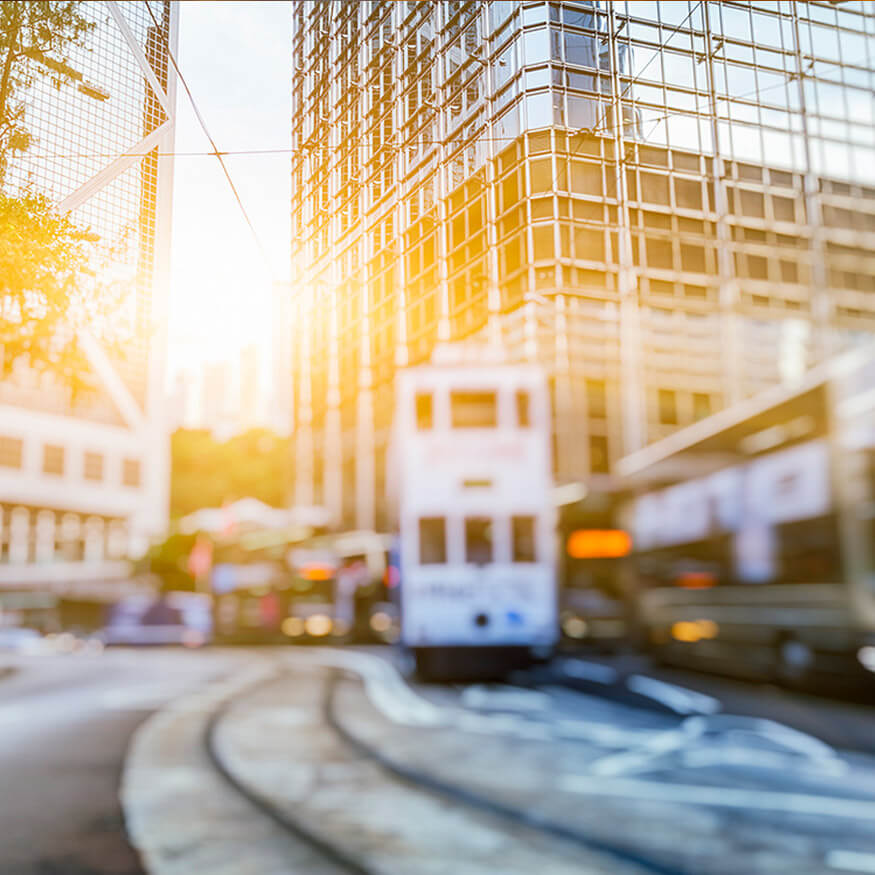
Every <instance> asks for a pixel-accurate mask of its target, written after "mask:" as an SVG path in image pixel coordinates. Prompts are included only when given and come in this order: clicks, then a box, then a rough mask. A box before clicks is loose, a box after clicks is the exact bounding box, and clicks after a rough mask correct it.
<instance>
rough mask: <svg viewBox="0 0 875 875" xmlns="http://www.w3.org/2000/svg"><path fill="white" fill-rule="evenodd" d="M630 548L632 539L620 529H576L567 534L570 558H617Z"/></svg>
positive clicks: (627, 553)
mask: <svg viewBox="0 0 875 875" xmlns="http://www.w3.org/2000/svg"><path fill="white" fill-rule="evenodd" d="M631 549H632V539H631V538H630V537H629V533H628V532H624V531H623V530H622V529H577V531H574V532H572V533H571V534H570V535H569V536H568V544H567V550H568V555H569V556H570V557H571V558H572V559H618V558H619V557H621V556H628V555H629V552H630V551H631Z"/></svg>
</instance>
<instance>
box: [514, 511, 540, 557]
mask: <svg viewBox="0 0 875 875" xmlns="http://www.w3.org/2000/svg"><path fill="white" fill-rule="evenodd" d="M511 529H512V531H511V535H512V537H513V561H514V562H534V561H535V518H534V517H531V516H515V517H513V519H512V520H511Z"/></svg>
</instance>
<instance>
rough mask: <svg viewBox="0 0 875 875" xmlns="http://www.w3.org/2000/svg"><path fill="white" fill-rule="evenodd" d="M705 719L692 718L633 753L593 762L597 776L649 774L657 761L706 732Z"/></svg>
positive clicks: (657, 735) (593, 772) (647, 742)
mask: <svg viewBox="0 0 875 875" xmlns="http://www.w3.org/2000/svg"><path fill="white" fill-rule="evenodd" d="M705 728H706V724H705V721H704V720H703V719H702V718H701V717H688V718H687V719H686V720H684V722H683V723H682V724H681V725H680V726H679V727H677V728H676V729H669V730H668V731H667V732H660V733H658V734H656V735H653V736H651V738H649V739H647V741H645V742H644V744H641V745H639V746H638V747H636V748H633V749H632V750H624V751H622V752H621V753H615V754H610V755H609V756H606V757H602V758H601V759H598V760H595V761H594V762H592V763H590V766H589V769H590V772H592V774H593V775H624V774H626V775H628V774H629V773H630V772H640V771H645V770H646V769H647V767H648V766H649V765H650V764H651V763H652V762H653V760H655V759H658V758H659V757H662V756H665V755H666V754H668V753H673V752H674V751H676V750H679V749H680V748H683V747H685V746H686V745H688V744H689V743H690V742H691V741H693V740H694V739H696V738H698V737H699V736H700V735H702V733H703V732H704V731H705Z"/></svg>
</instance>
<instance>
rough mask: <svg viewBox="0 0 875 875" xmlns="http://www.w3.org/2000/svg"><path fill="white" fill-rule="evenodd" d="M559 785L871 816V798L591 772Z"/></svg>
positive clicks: (599, 792)
mask: <svg viewBox="0 0 875 875" xmlns="http://www.w3.org/2000/svg"><path fill="white" fill-rule="evenodd" d="M559 786H560V789H562V790H566V791H568V792H569V793H579V794H580V795H583V796H617V797H622V798H626V799H633V800H636V801H637V800H647V801H649V802H676V803H678V804H681V805H709V806H713V807H715V808H740V809H746V810H760V811H780V812H783V813H785V814H801V815H813V816H818V817H841V818H848V819H854V820H875V800H868V799H849V798H847V797H840V796H816V795H813V794H808V793H781V792H774V791H769V790H755V789H742V788H738V787H710V786H703V785H701V784H667V783H662V782H659V781H640V780H637V779H634V778H607V779H605V778H604V777H601V776H594V775H565V776H563V777H561V778H560V779H559Z"/></svg>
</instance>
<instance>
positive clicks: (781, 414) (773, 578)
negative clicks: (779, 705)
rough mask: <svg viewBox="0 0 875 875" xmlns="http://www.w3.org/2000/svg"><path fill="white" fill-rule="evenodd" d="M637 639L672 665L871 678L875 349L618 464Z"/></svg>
mask: <svg viewBox="0 0 875 875" xmlns="http://www.w3.org/2000/svg"><path fill="white" fill-rule="evenodd" d="M618 471H619V474H620V476H621V478H622V479H623V482H624V484H625V487H624V488H625V489H626V495H627V499H626V501H625V502H624V505H623V510H622V514H623V520H624V524H625V527H626V528H627V530H628V531H629V532H630V533H631V535H632V541H633V545H634V546H633V552H634V559H633V563H632V565H631V569H632V573H631V575H630V578H631V579H630V588H631V589H632V590H633V591H634V593H635V602H636V608H637V619H638V622H639V623H640V627H641V628H640V631H641V633H642V634H643V636H644V637H645V638H646V639H647V640H648V641H649V643H650V645H651V646H652V647H653V648H654V649H655V652H656V653H657V655H658V656H659V657H660V658H662V659H665V660H667V661H670V662H673V663H682V664H695V665H696V666H700V667H708V668H713V669H715V670H719V671H721V672H730V673H733V674H743V675H747V676H754V677H758V678H768V679H770V680H776V681H778V682H786V683H791V684H792V683H802V682H804V681H806V680H811V681H814V680H820V681H823V680H825V679H828V680H829V682H830V683H833V682H836V683H838V682H843V681H850V680H851V679H852V678H856V679H859V678H863V677H868V678H870V679H871V674H867V672H871V671H873V670H875V547H873V544H875V348H872V347H866V348H860V349H857V350H854V351H852V352H850V353H847V354H845V355H842V356H840V357H838V358H836V359H833V360H832V361H829V362H826V363H825V364H823V365H821V366H819V367H818V368H816V369H814V370H813V371H811V372H810V373H809V374H808V375H807V377H805V378H804V380H803V381H802V382H801V383H800V384H799V385H798V386H797V387H796V388H794V389H787V388H782V387H776V388H774V389H771V390H768V391H766V392H765V393H763V394H761V395H759V396H756V397H754V398H751V399H749V400H747V401H745V402H743V403H741V404H739V405H737V406H736V407H733V408H729V409H726V410H723V411H721V412H720V413H717V414H714V415H713V416H710V417H708V418H707V419H703V420H701V421H700V422H698V423H695V424H694V425H691V426H689V427H687V428H685V429H682V430H680V431H678V432H676V433H674V434H672V435H670V436H669V437H667V438H665V439H663V440H661V441H659V442H657V443H655V444H652V445H651V446H649V447H647V448H645V449H643V450H641V451H639V452H637V453H635V454H633V455H630V456H627V457H626V458H624V459H622V460H620V462H619V463H618Z"/></svg>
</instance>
